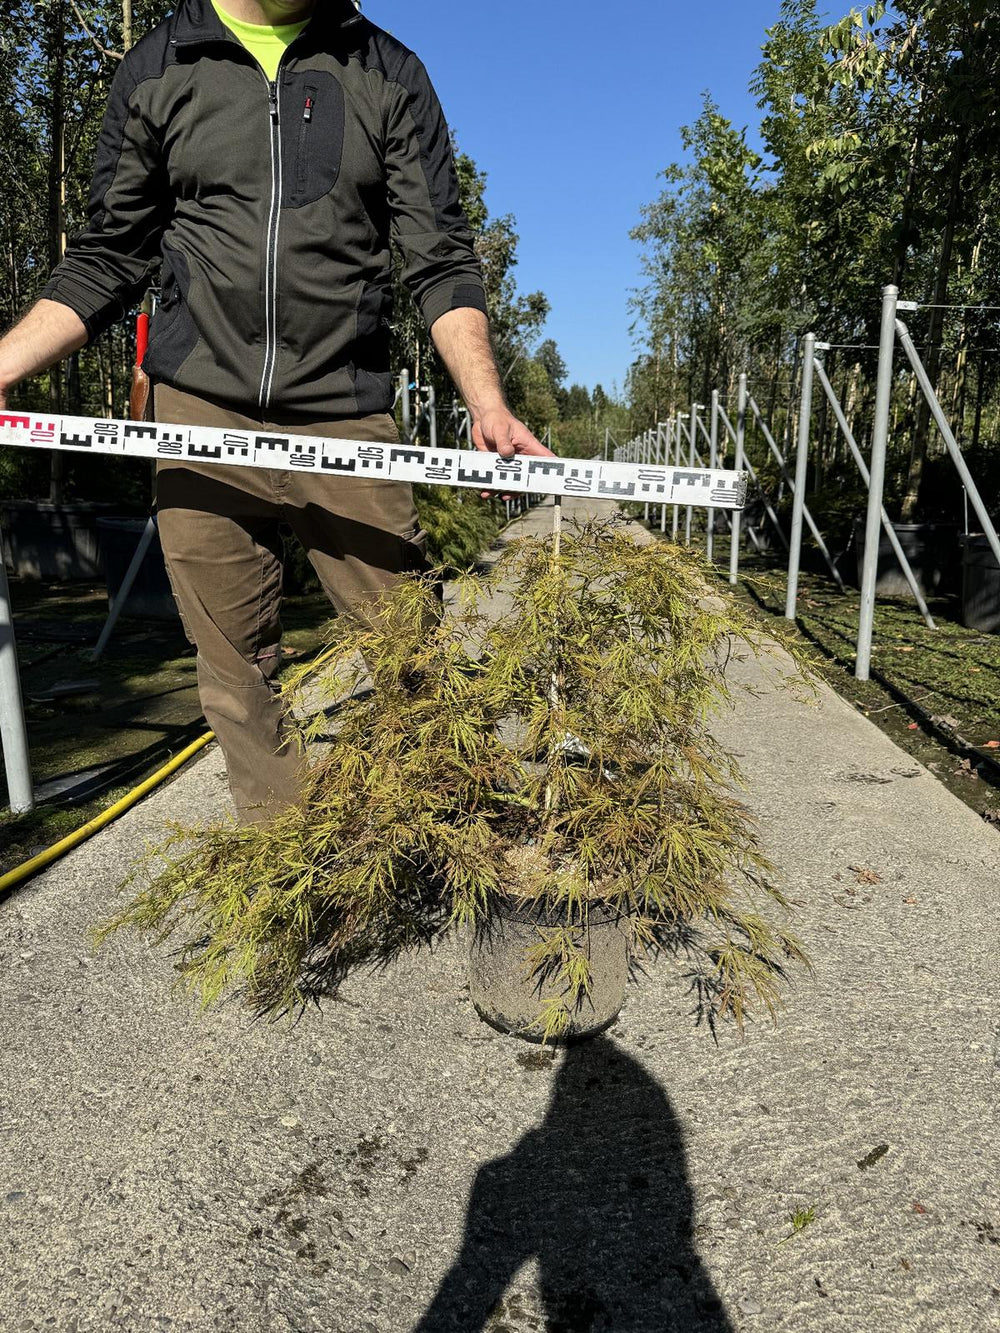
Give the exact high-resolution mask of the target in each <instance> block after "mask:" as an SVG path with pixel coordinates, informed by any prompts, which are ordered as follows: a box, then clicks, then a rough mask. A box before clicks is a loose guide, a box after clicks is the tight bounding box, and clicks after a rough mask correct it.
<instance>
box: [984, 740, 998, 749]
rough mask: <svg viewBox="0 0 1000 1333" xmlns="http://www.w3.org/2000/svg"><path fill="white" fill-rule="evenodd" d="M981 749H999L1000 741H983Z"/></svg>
mask: <svg viewBox="0 0 1000 1333" xmlns="http://www.w3.org/2000/svg"><path fill="white" fill-rule="evenodd" d="M983 749H984V750H1000V741H985V742H984V743H983Z"/></svg>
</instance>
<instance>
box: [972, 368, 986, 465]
mask: <svg viewBox="0 0 1000 1333" xmlns="http://www.w3.org/2000/svg"><path fill="white" fill-rule="evenodd" d="M985 400H986V366H985V363H984V359H983V357H982V356H980V358H979V369H978V371H977V374H976V418H975V421H974V422H973V426H972V447H973V449H978V448H979V437H980V434H981V433H982V429H983V404H984V402H985Z"/></svg>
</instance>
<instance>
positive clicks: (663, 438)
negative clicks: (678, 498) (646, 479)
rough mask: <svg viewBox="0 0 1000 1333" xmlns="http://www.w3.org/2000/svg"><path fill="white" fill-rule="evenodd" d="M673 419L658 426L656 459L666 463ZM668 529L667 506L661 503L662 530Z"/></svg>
mask: <svg viewBox="0 0 1000 1333" xmlns="http://www.w3.org/2000/svg"><path fill="white" fill-rule="evenodd" d="M672 424H673V423H672V422H671V421H661V422H660V423H659V424H658V425H657V428H656V461H657V462H658V463H666V462H667V458H668V452H669V449H670V431H671V428H672ZM666 530H667V506H666V505H660V531H661V532H666Z"/></svg>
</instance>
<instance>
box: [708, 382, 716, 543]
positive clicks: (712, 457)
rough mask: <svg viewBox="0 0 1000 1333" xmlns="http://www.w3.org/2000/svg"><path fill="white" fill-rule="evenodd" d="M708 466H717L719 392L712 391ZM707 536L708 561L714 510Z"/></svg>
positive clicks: (709, 520) (709, 518)
mask: <svg viewBox="0 0 1000 1333" xmlns="http://www.w3.org/2000/svg"><path fill="white" fill-rule="evenodd" d="M708 465H709V467H710V468H712V469H713V470H714V469H715V468H717V467H718V466H719V391H718V389H713V390H712V433H711V435H710V436H709V444H708ZM705 522H706V526H707V530H708V535H707V536H706V538H705V558H706V559H707V560H709V561H711V560H712V558H713V553H714V546H715V510H714V509H710V510H709V511H708V517H707V519H706V520H705Z"/></svg>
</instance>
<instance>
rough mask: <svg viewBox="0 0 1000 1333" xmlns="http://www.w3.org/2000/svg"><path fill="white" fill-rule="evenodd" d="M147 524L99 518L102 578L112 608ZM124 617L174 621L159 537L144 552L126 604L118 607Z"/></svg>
mask: <svg viewBox="0 0 1000 1333" xmlns="http://www.w3.org/2000/svg"><path fill="white" fill-rule="evenodd" d="M146 523H147V520H146V519H144V518H102V519H98V522H97V526H98V528H99V530H100V534H101V549H102V550H103V552H104V566H105V575H106V578H107V584H108V603H109V605H110V606H111V607H112V608H113V607H114V605H115V598H116V597H117V596H118V595H119V590H120V589H121V586H122V583H123V582H124V580H125V575H126V573H127V572H128V568H129V565H131V563H132V557H133V556H134V555H135V552H136V547H137V546H138V545H139V540H140V538H141V537H142V534H143V532H145V530H146ZM122 614H123V615H126V616H142V617H143V618H144V619H147V620H177V619H178V612H177V603H176V602H175V601H174V595H173V593H172V592H171V591H170V582H169V580H168V578H167V570H166V566H165V565H164V563H163V549H162V547H161V546H160V534H159V532H157V533H156V535H155V536H154V538H153V540H152V542H151V543H150V546H149V550H148V551H147V552H146V555H145V558H144V559H143V562H142V564H141V565H140V566H139V573H138V575H137V576H136V580H135V582H134V583H133V584H132V588H131V591H130V592H129V595H128V600H127V601H126V603H125V605H124V606H123V607H122Z"/></svg>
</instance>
